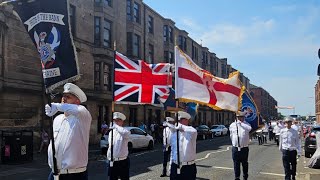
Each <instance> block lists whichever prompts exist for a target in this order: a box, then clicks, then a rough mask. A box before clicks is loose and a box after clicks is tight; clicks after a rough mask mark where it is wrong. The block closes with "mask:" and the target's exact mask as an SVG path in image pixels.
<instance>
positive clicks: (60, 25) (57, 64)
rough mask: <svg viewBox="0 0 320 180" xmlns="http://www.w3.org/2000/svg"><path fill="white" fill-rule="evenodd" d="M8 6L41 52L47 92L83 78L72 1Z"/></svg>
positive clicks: (16, 0)
mask: <svg viewBox="0 0 320 180" xmlns="http://www.w3.org/2000/svg"><path fill="white" fill-rule="evenodd" d="M6 3H7V4H12V5H13V10H14V11H16V12H17V14H18V15H19V17H20V19H21V21H22V23H23V24H24V26H25V28H26V30H27V32H28V34H29V36H30V38H31V40H32V42H33V44H34V45H35V47H36V50H37V51H38V53H39V57H40V60H41V65H42V74H43V79H44V86H45V89H46V93H50V92H52V91H53V90H54V89H55V88H57V87H58V86H60V85H63V84H65V83H67V82H72V81H75V80H77V79H79V78H80V74H79V68H78V67H79V66H78V61H77V54H76V49H75V47H74V44H73V39H72V35H71V31H70V29H71V28H70V27H69V14H68V7H69V3H68V0H54V1H53V0H32V1H27V0H10V1H6ZM3 4H4V3H3Z"/></svg>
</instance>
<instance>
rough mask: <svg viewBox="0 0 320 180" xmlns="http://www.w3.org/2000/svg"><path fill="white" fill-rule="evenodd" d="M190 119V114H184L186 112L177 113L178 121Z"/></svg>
mask: <svg viewBox="0 0 320 180" xmlns="http://www.w3.org/2000/svg"><path fill="white" fill-rule="evenodd" d="M183 118H184V119H191V116H190V114H189V113H186V112H184V111H179V112H178V119H179V120H180V119H183Z"/></svg>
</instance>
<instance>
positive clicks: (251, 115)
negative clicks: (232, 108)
mask: <svg viewBox="0 0 320 180" xmlns="http://www.w3.org/2000/svg"><path fill="white" fill-rule="evenodd" d="M241 111H243V112H246V115H245V121H247V122H251V121H254V120H255V119H256V117H257V110H256V108H255V107H254V105H253V104H251V103H244V104H243V105H242V108H241Z"/></svg>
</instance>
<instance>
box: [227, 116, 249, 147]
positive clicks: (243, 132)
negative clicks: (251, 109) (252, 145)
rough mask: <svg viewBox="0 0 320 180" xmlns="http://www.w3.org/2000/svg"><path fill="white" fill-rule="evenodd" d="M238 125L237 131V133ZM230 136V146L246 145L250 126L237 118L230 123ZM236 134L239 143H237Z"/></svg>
mask: <svg viewBox="0 0 320 180" xmlns="http://www.w3.org/2000/svg"><path fill="white" fill-rule="evenodd" d="M237 126H238V133H237ZM229 130H230V138H231V141H232V146H235V147H248V145H249V132H250V131H251V126H250V124H249V123H247V122H245V121H244V122H241V121H239V120H237V123H236V122H233V123H231V125H230V127H229ZM238 135H239V141H240V145H239V144H238Z"/></svg>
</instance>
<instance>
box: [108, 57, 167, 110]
mask: <svg viewBox="0 0 320 180" xmlns="http://www.w3.org/2000/svg"><path fill="white" fill-rule="evenodd" d="M170 67H171V65H170V64H169V63H158V64H147V63H146V62H144V61H142V60H138V61H133V60H131V59H129V58H127V57H126V56H124V55H122V54H120V53H118V52H116V57H115V63H114V86H113V91H114V96H113V98H114V101H126V102H136V103H143V104H160V102H159V99H160V100H164V101H165V100H166V99H167V98H168V96H169V92H170V89H169V88H170V87H172V73H171V72H170Z"/></svg>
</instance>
